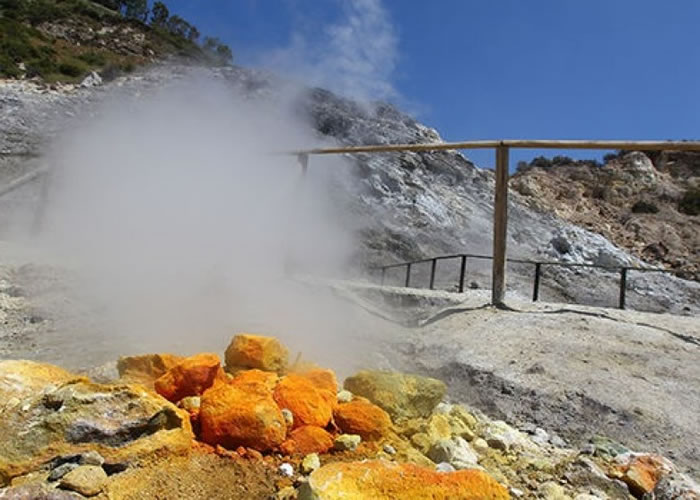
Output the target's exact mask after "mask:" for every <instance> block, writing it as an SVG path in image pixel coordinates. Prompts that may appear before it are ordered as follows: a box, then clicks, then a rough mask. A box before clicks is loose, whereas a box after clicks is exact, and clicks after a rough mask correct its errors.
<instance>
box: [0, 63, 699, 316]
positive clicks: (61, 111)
mask: <svg viewBox="0 0 700 500" xmlns="http://www.w3.org/2000/svg"><path fill="white" fill-rule="evenodd" d="M195 77H196V78H205V79H207V78H209V79H216V80H217V81H219V82H224V83H226V84H227V85H230V87H231V89H232V91H234V92H237V93H239V94H243V95H245V96H247V97H246V98H247V99H251V100H253V101H254V100H261V101H265V102H270V101H271V100H272V101H274V100H275V99H280V96H281V95H285V94H288V92H289V89H288V84H286V83H285V82H281V81H279V80H278V79H276V78H274V77H272V76H271V75H268V74H264V73H261V72H257V71H253V70H248V69H245V68H239V67H225V68H204V67H196V66H182V65H174V64H171V65H158V66H155V67H153V68H151V69H149V70H147V71H144V72H143V73H141V74H138V75H133V76H127V77H122V78H119V79H117V80H116V81H115V82H113V83H110V84H107V85H105V86H102V87H98V88H95V89H84V88H79V87H73V86H71V87H68V88H62V89H58V90H57V89H51V88H48V87H46V86H42V85H40V84H37V83H32V82H13V81H10V82H5V83H3V84H2V86H1V87H0V104H1V105H2V108H0V113H1V114H2V118H3V123H4V124H5V126H4V127H3V130H2V131H0V151H2V152H4V153H9V154H10V156H8V155H5V156H3V158H2V161H3V164H4V165H3V168H2V176H3V180H4V181H5V182H9V181H11V180H12V179H14V178H16V176H18V175H21V174H23V173H25V172H27V171H28V170H31V169H32V168H34V167H35V166H36V162H34V163H32V162H27V161H26V158H23V157H17V156H12V154H15V153H23V154H25V153H40V152H41V145H42V144H45V143H46V142H47V141H48V140H50V138H51V137H52V135H54V134H55V133H56V132H57V131H59V130H60V129H61V127H64V126H66V125H67V124H69V123H70V122H71V120H74V119H76V118H86V117H88V116H89V115H90V113H91V110H92V109H94V105H95V104H96V103H98V102H100V101H102V100H104V99H107V98H109V97H111V96H115V95H122V96H125V97H126V98H128V99H132V100H138V99H143V98H144V96H147V95H149V93H150V92H153V91H155V90H157V89H159V88H162V87H164V86H168V85H172V84H174V83H176V82H178V81H182V80H183V79H187V78H195ZM295 93H296V94H297V95H298V97H297V98H296V99H297V100H296V106H297V110H298V113H299V115H300V116H303V117H306V119H307V120H308V123H309V125H311V126H312V127H313V128H314V129H315V130H316V131H317V133H318V138H319V141H320V142H321V141H325V142H326V143H336V144H337V143H341V144H349V145H352V144H368V143H369V144H383V143H412V142H433V141H439V140H440V137H439V135H438V133H437V132H436V131H435V130H433V129H430V128H428V127H426V126H424V125H422V124H420V123H419V122H417V121H416V120H415V119H413V118H411V117H409V116H407V115H405V114H403V113H401V112H399V111H398V110H396V109H395V108H393V107H391V106H390V105H386V104H376V105H371V106H368V105H360V104H358V103H356V102H353V101H350V100H347V99H344V98H341V97H338V96H336V95H334V94H332V93H330V92H327V91H324V90H320V89H313V90H308V89H296V90H295ZM325 161H328V160H326V159H324V158H318V157H313V158H312V159H311V167H312V172H313V168H314V166H315V165H323V164H324V162H325ZM345 161H346V164H347V165H348V168H349V172H350V175H351V177H352V179H353V180H352V181H351V182H345V183H341V184H339V185H338V187H337V190H336V192H335V193H334V196H335V197H336V198H337V200H338V204H339V205H340V206H344V207H346V211H347V212H348V213H352V214H354V217H355V220H356V221H359V223H358V226H359V228H360V229H359V233H360V242H361V245H360V247H359V248H358V249H357V252H356V256H355V260H356V262H357V263H359V264H360V265H361V267H366V266H368V265H374V264H379V263H390V262H396V261H403V260H406V259H413V258H421V257H426V256H434V255H440V254H446V253H454V252H471V253H479V254H486V255H488V254H489V253H490V251H491V233H492V225H491V224H492V222H491V221H492V211H493V208H492V207H493V202H492V200H493V186H494V182H493V176H492V173H491V172H490V171H486V170H481V169H479V168H477V167H476V166H474V165H473V164H472V163H471V162H469V161H468V160H467V159H466V158H465V157H464V156H462V155H461V154H459V153H457V152H434V153H389V154H375V155H356V156H355V157H352V158H345ZM31 189H32V188H30V187H28V188H27V191H26V192H25V193H24V194H21V193H14V194H13V196H9V197H8V196H6V197H3V198H2V199H0V203H4V204H8V203H9V204H12V203H19V204H22V203H25V204H26V203H33V201H31V200H32V199H33V198H32V197H33V196H34V197H35V196H36V193H34V195H32V194H30V193H29V191H30V190H31ZM23 197H24V198H23ZM5 206H6V208H5V209H4V210H3V212H2V214H3V216H5V218H6V220H5V223H6V224H7V218H9V217H10V216H11V210H9V208H7V205H5ZM509 211H510V226H509V241H508V244H509V255H510V256H511V257H519V258H529V259H541V260H546V261H553V260H562V261H565V262H578V263H593V264H599V265H604V266H611V267H614V266H620V265H632V266H638V265H643V262H642V261H641V260H639V259H638V258H637V257H635V256H633V255H630V254H629V253H627V252H625V251H624V250H622V249H621V248H619V247H617V246H615V245H614V244H613V243H611V242H610V241H609V240H608V239H606V238H604V237H603V236H601V235H599V234H596V233H594V232H591V231H588V230H586V229H583V228H581V227H580V226H577V225H575V224H572V223H569V222H567V221H565V220H563V219H562V218H560V217H558V216H556V215H554V214H548V213H542V212H540V211H537V210H534V209H532V208H530V207H529V206H528V204H527V202H525V201H523V198H520V197H518V196H513V197H512V199H511V200H510V205H509ZM2 222H3V221H0V224H2ZM562 245H563V246H565V247H566V248H568V251H566V252H562V251H561V249H562ZM458 265H459V264H458V263H457V262H446V263H445V264H444V266H443V265H442V264H441V266H439V269H438V283H440V284H441V285H442V286H444V287H451V286H453V285H454V281H455V279H456V275H457V272H458V271H457V270H458ZM532 267H533V266H525V265H512V266H510V268H509V272H510V278H509V286H510V287H511V289H512V290H515V291H518V292H519V293H521V294H522V295H523V296H525V297H526V296H529V295H530V293H531V287H532V273H533V268H532ZM416 271H417V272H418V273H423V276H425V272H426V271H427V269H416ZM469 271H470V275H469V278H468V279H469V281H472V282H474V284H475V286H476V287H482V288H483V287H488V285H489V282H490V281H489V275H490V273H489V268H488V263H482V264H477V263H470V267H469ZM390 278H391V276H390ZM399 279H400V278H399ZM416 279H417V280H418V279H425V278H420V276H419V277H417V278H416ZM417 282H418V281H416V283H417ZM618 286H619V276H618V274H617V273H615V272H605V271H599V270H595V271H590V272H580V271H574V270H569V269H563V268H557V267H548V268H546V269H545V272H544V274H543V283H542V287H543V291H542V298H543V299H549V300H564V301H567V300H572V301H578V302H583V303H587V304H592V305H606V306H615V304H616V303H617V299H616V297H617V294H618ZM592 291H593V293H592ZM699 297H700V286H698V285H697V284H695V283H691V282H687V281H684V280H679V279H675V278H672V277H667V276H663V275H657V274H638V275H631V276H630V277H629V280H628V305H629V306H630V307H636V308H641V309H648V310H656V311H675V312H686V313H687V312H693V311H697V309H698V304H700V299H699Z"/></svg>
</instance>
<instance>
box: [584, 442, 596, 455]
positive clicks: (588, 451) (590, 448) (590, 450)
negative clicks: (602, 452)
mask: <svg viewBox="0 0 700 500" xmlns="http://www.w3.org/2000/svg"><path fill="white" fill-rule="evenodd" d="M581 453H583V454H584V455H593V454H594V453H595V445H593V444H591V443H588V444H584V445H583V446H582V447H581Z"/></svg>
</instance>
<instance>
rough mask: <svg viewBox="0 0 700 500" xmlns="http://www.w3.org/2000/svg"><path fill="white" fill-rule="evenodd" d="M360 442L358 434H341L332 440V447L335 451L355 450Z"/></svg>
mask: <svg viewBox="0 0 700 500" xmlns="http://www.w3.org/2000/svg"><path fill="white" fill-rule="evenodd" d="M361 442H362V438H361V437H360V436H359V435H358V434H341V435H340V436H338V437H337V438H335V440H334V441H333V449H334V450H337V451H355V450H356V449H357V447H358V446H359V445H360V443H361Z"/></svg>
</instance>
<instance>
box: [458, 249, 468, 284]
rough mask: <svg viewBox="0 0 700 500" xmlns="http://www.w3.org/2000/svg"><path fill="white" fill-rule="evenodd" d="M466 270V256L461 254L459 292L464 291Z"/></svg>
mask: <svg viewBox="0 0 700 500" xmlns="http://www.w3.org/2000/svg"><path fill="white" fill-rule="evenodd" d="M466 272H467V256H466V255H462V265H461V266H460V268H459V293H463V292H464V276H465V274H466Z"/></svg>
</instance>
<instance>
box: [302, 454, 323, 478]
mask: <svg viewBox="0 0 700 500" xmlns="http://www.w3.org/2000/svg"><path fill="white" fill-rule="evenodd" d="M319 467H321V459H320V458H318V454H317V453H311V454H310V455H306V456H305V457H304V460H302V462H301V472H302V474H311V473H312V472H313V471H315V470H316V469H318V468H319Z"/></svg>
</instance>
